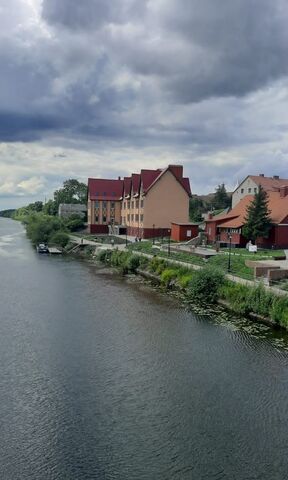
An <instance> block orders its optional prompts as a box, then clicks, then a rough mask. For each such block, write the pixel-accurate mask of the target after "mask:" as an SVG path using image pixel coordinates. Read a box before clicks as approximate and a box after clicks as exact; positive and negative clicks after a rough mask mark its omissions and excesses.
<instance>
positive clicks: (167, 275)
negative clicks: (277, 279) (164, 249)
mask: <svg viewBox="0 0 288 480" xmlns="http://www.w3.org/2000/svg"><path fill="white" fill-rule="evenodd" d="M96 258H97V260H99V261H100V262H102V263H104V264H106V265H109V266H112V267H115V268H117V269H118V270H119V271H120V272H121V273H122V274H123V275H126V274H129V273H134V274H140V275H142V276H144V277H146V278H148V279H149V280H152V281H154V282H155V283H157V284H158V285H160V286H161V287H162V288H165V289H166V290H167V291H168V290H169V291H171V290H173V291H175V292H178V293H179V294H180V295H181V297H182V299H183V300H184V301H185V303H186V304H187V305H189V306H190V307H192V306H193V305H202V306H205V307H207V306H209V307H210V308H213V306H215V305H217V304H219V303H220V304H221V305H222V306H223V307H224V308H225V309H229V310H231V311H233V312H234V313H236V314H239V315H245V316H248V317H250V318H251V319H253V321H257V322H259V321H261V322H263V323H265V324H269V325H270V326H274V327H281V328H283V329H286V330H288V299H287V297H283V296H280V295H279V296H278V295H276V294H275V293H273V292H271V291H267V290H266V289H265V288H264V286H263V285H262V284H259V285H257V286H251V285H247V284H239V283H234V282H233V281H231V280H229V279H227V278H225V275H224V274H223V272H222V271H221V270H219V269H217V268H215V267H211V266H204V267H203V268H202V269H198V270H191V269H189V268H187V267H185V266H181V265H175V264H174V265H173V264H171V263H170V264H169V263H168V262H167V261H166V260H165V259H163V258H159V257H157V256H155V257H153V258H148V257H147V256H143V255H141V256H140V255H137V254H135V253H133V252H130V251H119V250H116V249H115V250H111V249H110V250H101V251H100V252H99V253H98V255H97V257H96Z"/></svg>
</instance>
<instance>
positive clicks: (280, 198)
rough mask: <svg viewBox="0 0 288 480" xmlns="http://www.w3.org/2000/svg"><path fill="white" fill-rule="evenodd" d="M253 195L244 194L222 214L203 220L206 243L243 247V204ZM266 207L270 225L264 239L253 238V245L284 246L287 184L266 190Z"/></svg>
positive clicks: (287, 225) (287, 231) (287, 237)
mask: <svg viewBox="0 0 288 480" xmlns="http://www.w3.org/2000/svg"><path fill="white" fill-rule="evenodd" d="M253 198H254V197H253V195H247V196H246V197H244V198H242V200H240V202H239V203H237V205H236V206H235V207H234V208H233V209H232V210H231V211H230V212H229V213H227V214H226V215H218V216H216V217H211V218H209V219H208V220H206V227H205V233H206V235H207V241H208V243H215V242H219V243H220V244H222V245H224V244H228V243H229V237H230V235H231V243H232V245H234V246H237V247H244V246H245V245H246V243H247V241H248V240H250V239H249V238H245V237H244V236H243V234H242V227H243V225H244V224H245V217H246V210H247V206H248V205H249V204H250V202H251V201H252V200H253ZM268 207H269V210H270V218H271V220H272V228H271V230H270V234H269V237H268V238H259V239H257V245H259V246H263V247H267V248H272V247H276V248H288V186H283V187H280V188H279V189H277V190H275V191H273V192H272V191H271V192H268Z"/></svg>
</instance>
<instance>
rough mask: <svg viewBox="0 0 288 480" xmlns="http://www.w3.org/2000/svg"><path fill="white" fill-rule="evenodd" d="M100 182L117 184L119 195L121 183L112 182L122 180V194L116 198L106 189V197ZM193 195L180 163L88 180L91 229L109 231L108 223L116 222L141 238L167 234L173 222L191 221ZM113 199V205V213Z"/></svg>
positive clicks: (114, 185) (111, 184)
mask: <svg viewBox="0 0 288 480" xmlns="http://www.w3.org/2000/svg"><path fill="white" fill-rule="evenodd" d="M101 182H112V183H110V186H111V188H112V187H113V188H114V190H116V185H118V187H119V190H118V195H119V191H120V188H121V186H120V183H119V184H118V183H117V184H116V183H113V182H122V193H121V195H120V196H116V195H115V197H114V198H113V196H112V191H111V189H110V191H109V195H108V192H106V195H105V196H104V195H103V192H102V190H103V188H102V187H103V186H104V184H103V183H101ZM89 185H90V187H89ZM106 185H108V183H106ZM100 187H101V188H100ZM97 189H98V191H97ZM101 189H102V190H101ZM106 190H108V188H106ZM97 193H98V195H97ZM190 196H191V191H190V182H189V179H188V178H183V167H182V166H181V165H169V166H168V167H167V168H165V169H164V170H160V169H158V170H141V172H140V173H139V174H132V175H131V177H125V178H124V179H123V180H110V181H107V180H97V179H89V182H88V223H89V225H90V231H91V232H93V233H95V232H96V231H98V232H99V231H100V230H102V231H104V230H106V231H107V232H108V225H109V222H113V223H114V224H115V225H117V224H118V225H119V224H121V225H123V226H125V227H126V228H127V233H128V235H133V236H137V237H139V238H151V237H154V236H162V235H163V236H165V235H168V233H169V230H170V229H171V223H172V222H173V223H187V222H188V221H189V198H190ZM108 198H109V200H108ZM104 199H107V204H106V210H105V212H106V215H103V202H104V201H105V200H104ZM111 199H112V200H111ZM108 202H110V203H109V204H108ZM111 202H112V203H113V205H114V210H113V215H112V214H111ZM97 208H98V210H97ZM97 212H98V213H99V214H98V215H97ZM93 221H94V223H93Z"/></svg>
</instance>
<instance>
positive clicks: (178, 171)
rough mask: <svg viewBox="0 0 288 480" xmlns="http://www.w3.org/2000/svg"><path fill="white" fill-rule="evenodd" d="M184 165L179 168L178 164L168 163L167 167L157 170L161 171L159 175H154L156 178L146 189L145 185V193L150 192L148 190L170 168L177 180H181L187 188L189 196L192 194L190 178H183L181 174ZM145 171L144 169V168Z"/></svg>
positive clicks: (185, 188)
mask: <svg viewBox="0 0 288 480" xmlns="http://www.w3.org/2000/svg"><path fill="white" fill-rule="evenodd" d="M182 168H183V167H182V166H180V165H179V168H177V165H168V167H167V168H165V169H164V170H155V172H159V173H158V175H155V176H154V180H153V181H151V183H150V185H148V186H147V187H146V189H144V187H143V190H144V192H145V193H147V192H148V190H149V189H150V188H151V187H152V186H153V185H154V184H155V183H156V182H158V180H159V179H160V178H161V177H162V176H163V175H164V174H165V173H166V172H167V171H168V170H169V171H170V172H171V173H172V175H174V177H175V178H176V180H177V182H179V183H180V184H181V185H182V187H183V188H184V190H186V192H187V193H188V195H189V196H191V189H190V181H189V178H182V177H181V176H180V174H181V172H182ZM142 171H143V170H142ZM142 171H141V175H142ZM150 172H153V170H150ZM152 179H153V177H152V176H151V180H152Z"/></svg>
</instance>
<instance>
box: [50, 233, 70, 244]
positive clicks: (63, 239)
mask: <svg viewBox="0 0 288 480" xmlns="http://www.w3.org/2000/svg"><path fill="white" fill-rule="evenodd" d="M49 242H50V243H52V244H54V245H57V246H59V247H63V248H64V247H66V245H67V243H68V242H69V235H68V233H66V232H62V231H58V232H56V233H53V234H52V235H51V237H50V238H49Z"/></svg>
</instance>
